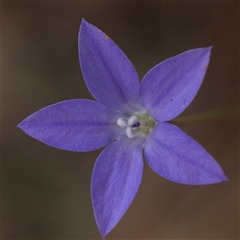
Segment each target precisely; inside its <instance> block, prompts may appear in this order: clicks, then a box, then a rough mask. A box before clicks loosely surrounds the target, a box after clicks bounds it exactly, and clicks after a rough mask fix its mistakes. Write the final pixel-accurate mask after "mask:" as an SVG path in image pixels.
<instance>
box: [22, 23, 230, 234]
mask: <svg viewBox="0 0 240 240" xmlns="http://www.w3.org/2000/svg"><path fill="white" fill-rule="evenodd" d="M78 44H79V58H80V65H81V69H82V74H83V77H84V80H85V83H86V85H87V87H88V89H89V91H90V92H91V94H92V95H93V97H94V98H95V99H96V100H97V101H92V100H84V99H82V100H68V101H63V102H59V103H56V104H53V105H51V106H48V107H45V108H43V109H41V110H39V111H38V112H36V113H34V114H32V115H31V116H29V117H27V118H26V119H25V120H23V121H22V122H21V123H20V124H19V125H18V127H20V128H21V129H22V130H23V131H24V132H26V133H27V134H28V135H30V136H32V137H33V138H36V139H38V140H40V141H42V142H44V143H45V144H47V145H49V146H52V147H56V148H60V149H64V150H69V151H79V152H84V151H92V150H96V149H99V148H101V147H104V146H106V145H107V147H106V148H105V149H104V150H103V151H102V152H101V154H100V155H99V157H98V158H97V161H96V163H95V166H94V169H93V174H92V183H91V194H92V204H93V210H94V215H95V219H96V222H97V225H98V228H99V230H100V233H101V235H102V237H105V236H106V235H107V234H108V233H109V232H110V231H111V230H112V229H113V227H114V226H115V225H116V224H117V223H118V222H119V220H120V219H121V218H122V216H123V215H124V213H125V212H126V210H127V209H128V207H129V205H130V204H131V202H132V201H133V199H134V197H135V195H136V193H137V190H138V188H139V185H140V182H141V179H142V173H143V155H144V158H145V159H146V162H147V164H148V165H149V166H150V168H151V169H152V170H153V171H155V172H156V173H157V174H159V175H160V176H162V177H164V178H166V179H169V180H171V181H173V182H177V183H182V184H190V185H204V184H213V183H218V182H222V181H226V180H227V178H226V177H225V175H224V173H223V171H222V170H221V168H220V166H219V165H218V164H217V162H216V161H215V160H214V159H213V158H212V156H211V155H210V154H209V153H208V152H207V151H206V150H204V148H203V147H201V146H200V145H199V144H198V143H197V142H196V141H194V140H193V139H192V138H191V137H189V136H188V135H186V134H185V133H184V132H183V131H182V130H180V129H179V128H178V127H176V126H175V125H173V124H170V123H168V121H169V120H171V119H173V118H175V117H176V116H178V115H179V114H180V113H182V112H183V111H184V110H185V109H186V107H187V106H188V105H189V104H190V103H191V102H192V100H193V98H194V97H195V95H196V93H197V91H198V89H199V88H200V85H201V83H202V81H203V78H204V75H205V72H206V66H207V65H208V62H209V58H210V51H211V47H206V48H198V49H194V50H189V51H186V52H184V53H181V54H179V55H177V56H175V57H172V58H169V59H167V60H165V61H163V62H162V63H159V64H158V65H156V66H155V67H153V68H152V69H151V70H150V71H149V72H148V73H147V74H146V75H145V76H144V78H143V79H142V81H141V82H140V83H139V80H138V76H137V73H136V71H135V69H134V67H133V65H132V63H131V62H130V61H129V59H128V58H127V57H126V56H125V54H124V53H123V52H122V51H121V49H120V48H119V47H118V46H117V45H116V44H115V43H114V42H113V41H112V40H111V39H110V38H109V37H108V36H107V35H106V34H104V33H103V32H102V31H101V30H99V29H98V28H96V27H95V26H93V25H91V24H90V23H88V22H86V21H85V20H83V21H82V23H81V26H80V32H79V39H78ZM108 144H109V145H108ZM143 150H144V154H143Z"/></svg>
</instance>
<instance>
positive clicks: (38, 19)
mask: <svg viewBox="0 0 240 240" xmlns="http://www.w3.org/2000/svg"><path fill="white" fill-rule="evenodd" d="M1 6H2V94H3V96H2V121H3V125H2V134H3V138H2V140H3V141H2V144H3V148H2V150H3V151H2V237H3V239H101V236H100V234H99V232H98V229H97V226H96V224H95V220H94V216H93V211H92V205H91V197H90V180H91V172H92V169H93V166H94V162H95V159H96V158H97V156H98V154H99V153H100V151H101V150H99V151H94V152H89V153H75V152H68V151H62V150H58V149H54V148H51V147H49V146H47V145H44V144H43V143H41V142H38V141H37V140H34V139H33V138H31V137H29V136H27V135H26V134H24V133H23V132H22V131H21V130H20V129H18V128H17V127H16V125H17V124H18V123H19V122H21V121H22V120H23V119H24V118H25V117H27V116H28V115H30V114H32V113H33V112H35V111H37V110H39V109H41V108H43V107H45V106H47V105H50V104H53V103H56V102H59V101H63V100H67V99H75V98H86V99H92V96H91V95H90V93H89V92H88V90H87V88H86V86H85V84H84V80H83V77H82V75H81V71H80V67H79V61H78V53H77V47H78V46H77V36H78V31H79V26H80V22H81V19H82V18H84V19H86V20H87V21H89V22H91V23H92V24H94V25H96V26H97V27H99V28H100V29H101V30H102V31H104V32H105V33H107V34H108V35H109V36H110V37H111V38H112V39H113V40H114V41H115V42H116V43H117V44H118V45H119V46H120V47H121V48H122V49H123V51H124V52H125V53H126V54H127V56H128V57H129V59H131V61H132V62H133V64H134V65H135V67H136V69H137V71H138V74H139V77H140V79H141V78H142V77H143V76H144V74H145V73H146V72H147V71H148V70H149V69H150V68H152V67H153V66H154V65H156V64H157V63H159V62H160V61H162V60H164V59H166V58H168V57H171V56H174V55H176V54H179V53H181V52H183V51H186V50H188V49H192V48H198V47H207V46H210V45H213V50H212V56H211V61H210V65H209V69H208V71H207V75H206V77H205V80H204V83H203V84H202V87H201V89H200V91H199V93H198V95H197V97H196V98H195V100H194V101H193V102H192V104H191V105H190V106H189V107H188V109H187V110H186V111H185V112H184V113H183V115H188V114H193V113H199V112H202V111H207V110H211V109H215V108H220V107H226V106H232V105H236V104H238V103H239V3H238V2H237V1H236V2H230V1H229V2H228V1H225V2H216V1H215V2H195V1H193V2H177V1H175V2H170V1H169V2H166V1H164V2H114V1H110V2H108V1H105V2H98V1H94V2H92V1H83V2H81V1H76V2H57V1H56V2H55V1H51V2H50V1H49V2H45V1H40V2H11V1H5V2H2V5H1ZM173 71H174V69H173ZM182 129H183V130H184V131H185V132H186V133H188V134H189V135H190V136H192V137H193V138H194V139H196V140H197V141H198V142H199V143H200V144H201V145H202V146H204V148H206V149H207V150H208V151H209V152H210V153H211V154H212V155H213V157H214V158H215V159H216V160H217V161H218V163H219V164H220V165H221V166H222V168H223V170H224V172H225V173H226V175H227V177H228V178H229V179H230V182H226V183H221V184H215V185H209V186H187V185H181V184H176V183H173V182H170V181H168V180H165V179H164V178H162V177H160V176H158V175H157V174H155V173H154V172H153V171H152V170H151V169H150V168H149V167H148V166H147V165H146V164H145V168H144V175H143V179H142V184H141V186H140V189H139V192H138V194H137V196H136V198H135V199H134V201H133V203H132V205H131V206H130V208H129V210H128V211H127V213H126V214H125V215H124V217H123V218H122V219H121V221H120V222H119V224H118V225H117V226H116V227H115V228H114V230H113V231H112V232H111V233H110V234H109V235H108V236H107V237H106V239H239V124H238V120H236V119H235V120H222V121H215V122H206V123H199V124H194V125H188V126H184V127H182ZM113 160H114V159H113Z"/></svg>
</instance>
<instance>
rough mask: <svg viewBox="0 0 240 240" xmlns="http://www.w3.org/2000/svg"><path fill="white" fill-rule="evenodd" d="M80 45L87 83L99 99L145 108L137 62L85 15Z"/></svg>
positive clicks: (119, 106)
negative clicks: (132, 61)
mask: <svg viewBox="0 0 240 240" xmlns="http://www.w3.org/2000/svg"><path fill="white" fill-rule="evenodd" d="M78 48H79V59H80V65H81V69H82V74H83V77H84V80H85V83H86V85H87V87H88V90H89V91H90V92H91V94H92V95H93V97H94V98H95V99H96V100H97V101H99V102H100V103H102V104H103V105H105V106H107V107H110V108H115V109H120V110H122V111H124V112H126V113H131V112H132V111H133V110H135V111H136V110H138V109H141V108H140V107H139V102H140V98H139V80H138V76H137V73H136V70H135V68H134V66H133V65H132V63H131V62H130V60H129V59H128V58H127V57H126V55H125V54H124V53H123V52H122V50H121V49H120V48H119V47H118V46H117V45H116V44H115V43H114V42H113V41H112V40H111V39H110V38H109V37H108V36H107V35H106V34H105V33H103V32H102V31H101V30H100V29H98V28H97V27H95V26H93V25H92V24H90V23H88V22H87V21H85V20H84V19H83V20H82V23H81V26H80V32H79V37H78Z"/></svg>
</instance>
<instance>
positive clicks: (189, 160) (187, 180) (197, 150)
mask: <svg viewBox="0 0 240 240" xmlns="http://www.w3.org/2000/svg"><path fill="white" fill-rule="evenodd" d="M144 145H145V146H144V154H145V158H146V161H147V163H148V165H149V166H150V167H151V168H152V169H153V171H155V172H156V173H157V174H159V175H160V176H162V177H164V178H167V179H168V180H171V181H173V182H178V183H183V184H191V185H204V184H212V183H218V182H222V181H227V180H228V179H227V178H226V176H225V175H224V173H223V171H222V169H221V167H220V166H219V165H218V163H217V162H216V161H215V160H214V159H213V158H212V156H211V155H210V154H209V153H208V152H207V151H206V150H205V149H204V148H203V147H202V146H201V145H200V144H198V143H197V142H196V141H195V140H193V139H192V138H191V137H189V136H188V135H187V134H185V133H184V132H183V131H182V130H180V129H179V128H177V127H176V126H174V125H171V124H168V123H159V124H158V125H157V126H155V128H154V130H153V131H152V132H151V134H150V135H149V137H148V139H147V141H146V142H145V144H144Z"/></svg>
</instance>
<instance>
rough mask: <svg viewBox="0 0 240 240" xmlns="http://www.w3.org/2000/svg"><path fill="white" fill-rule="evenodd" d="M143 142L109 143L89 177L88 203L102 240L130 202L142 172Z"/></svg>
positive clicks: (135, 140) (127, 140)
mask: <svg viewBox="0 0 240 240" xmlns="http://www.w3.org/2000/svg"><path fill="white" fill-rule="evenodd" d="M143 141H144V139H143V138H134V139H129V138H127V137H126V138H124V139H122V140H119V141H117V142H113V143H111V144H110V145H109V146H107V147H106V148H105V149H104V150H103V151H102V152H101V154H100V155H99V157H98V159H97V161H96V163H95V166H94V169H93V174H92V186H91V192H92V203H93V209H94V215H95V219H96V222H97V225H98V228H99V231H100V233H101V235H102V237H105V236H106V235H107V234H108V233H109V232H110V231H111V230H112V229H113V228H114V227H115V225H116V224H117V223H118V222H119V220H120V219H121V218H122V216H123V215H124V213H125V212H126V211H127V209H128V207H129V205H130V204H131V202H132V201H133V199H134V197H135V195H136V193H137V191H138V188H139V185H140V182H141V179H142V172H143V156H142V143H143Z"/></svg>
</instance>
